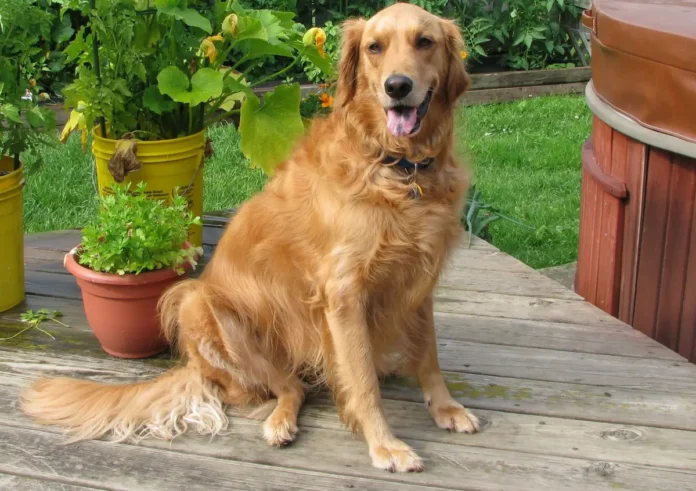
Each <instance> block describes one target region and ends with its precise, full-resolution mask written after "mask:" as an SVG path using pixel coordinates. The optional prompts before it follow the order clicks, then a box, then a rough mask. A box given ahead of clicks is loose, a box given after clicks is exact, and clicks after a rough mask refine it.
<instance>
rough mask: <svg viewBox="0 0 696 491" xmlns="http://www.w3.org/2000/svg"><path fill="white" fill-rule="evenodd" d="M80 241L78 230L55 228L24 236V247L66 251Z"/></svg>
mask: <svg viewBox="0 0 696 491" xmlns="http://www.w3.org/2000/svg"><path fill="white" fill-rule="evenodd" d="M79 243H80V231H79V230H76V229H75V230H56V231H54V232H42V233H40V234H27V235H25V236H24V247H35V248H37V249H48V250H52V251H62V252H68V251H69V250H70V249H72V248H73V247H75V246H76V245H78V244H79Z"/></svg>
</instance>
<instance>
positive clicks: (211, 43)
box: [199, 34, 224, 63]
mask: <svg viewBox="0 0 696 491" xmlns="http://www.w3.org/2000/svg"><path fill="white" fill-rule="evenodd" d="M215 41H224V38H223V37H222V36H221V35H220V34H218V35H216V36H208V37H207V38H205V39H204V40H203V41H202V42H201V46H200V48H199V49H200V51H199V53H202V54H203V56H206V57H207V58H208V59H209V60H210V63H215V59H216V58H217V55H218V51H217V48H216V47H215Z"/></svg>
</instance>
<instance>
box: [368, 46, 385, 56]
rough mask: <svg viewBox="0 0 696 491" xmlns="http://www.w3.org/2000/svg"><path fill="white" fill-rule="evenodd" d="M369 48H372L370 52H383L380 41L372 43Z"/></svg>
mask: <svg viewBox="0 0 696 491" xmlns="http://www.w3.org/2000/svg"><path fill="white" fill-rule="evenodd" d="M367 49H369V50H370V53H374V54H378V53H381V52H382V47H381V46H380V45H379V43H372V44H371V45H369V46H368V47H367Z"/></svg>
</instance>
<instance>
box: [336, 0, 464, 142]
mask: <svg viewBox="0 0 696 491" xmlns="http://www.w3.org/2000/svg"><path fill="white" fill-rule="evenodd" d="M463 49H464V43H463V40H462V36H461V34H460V32H459V29H458V28H457V26H456V24H455V23H454V22H452V21H450V20H446V19H442V18H440V17H437V16H435V15H432V14H430V13H429V12H427V11H425V10H423V9H421V8H420V7H417V6H415V5H410V4H405V3H397V4H394V5H392V6H390V7H388V8H386V9H384V10H382V11H380V12H378V13H377V14H376V15H375V16H373V17H372V18H371V19H370V20H367V21H366V20H363V19H355V20H348V21H346V22H345V23H344V25H343V46H342V52H341V60H340V75H339V80H338V85H337V94H336V109H337V110H338V111H341V110H342V109H343V108H346V107H348V106H353V107H354V109H355V110H356V112H360V113H362V116H363V118H365V116H367V115H369V117H368V118H366V119H368V121H369V124H370V126H372V128H371V129H372V130H376V129H378V128H376V127H375V126H377V127H379V126H381V129H382V130H384V131H385V132H386V134H388V135H391V137H392V138H396V139H404V138H405V139H408V138H413V137H415V136H416V135H417V134H419V132H421V131H428V128H430V129H432V128H434V127H435V126H436V125H437V124H438V118H440V119H441V117H442V115H443V112H449V111H450V110H451V108H452V107H453V105H454V104H455V102H456V100H457V99H458V98H459V96H461V95H462V94H463V93H464V92H465V91H466V89H467V88H468V86H469V77H468V75H467V73H466V71H465V69H464V63H463V62H462V58H461V51H462V50H463ZM356 106H357V107H356ZM373 132H374V131H373Z"/></svg>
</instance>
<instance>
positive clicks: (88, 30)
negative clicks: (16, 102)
mask: <svg viewBox="0 0 696 491" xmlns="http://www.w3.org/2000/svg"><path fill="white" fill-rule="evenodd" d="M65 4H66V6H67V8H69V9H80V10H81V12H82V13H83V15H85V16H87V17H88V19H89V20H88V22H87V25H86V26H85V27H84V28H82V29H81V30H80V31H78V33H77V34H76V35H75V39H74V41H73V42H72V43H71V44H70V45H69V46H68V47H67V48H66V50H65V52H66V54H67V60H66V62H67V63H70V62H73V61H75V62H76V63H77V73H76V78H75V80H74V82H73V83H72V84H70V85H68V86H67V87H65V89H64V90H63V94H64V96H65V99H66V104H67V105H68V106H70V107H73V108H74V111H73V112H72V113H71V115H70V119H69V121H68V123H67V125H66V127H65V130H64V132H63V135H62V138H63V139H65V138H67V136H68V134H69V133H70V132H72V131H73V130H75V129H78V128H79V129H82V130H83V134H82V141H83V145H84V144H85V143H86V141H87V133H88V132H89V131H92V132H93V137H94V142H93V145H92V152H93V154H94V157H95V160H96V172H97V181H98V188H99V193H100V194H101V195H104V194H108V193H110V192H111V191H110V188H111V186H112V185H113V184H114V183H118V182H139V181H145V182H147V183H148V189H149V193H150V194H151V197H152V198H155V199H166V200H169V199H171V195H172V192H173V189H174V188H175V187H179V188H180V189H182V190H183V193H184V194H185V195H186V197H187V199H188V200H189V201H190V205H191V207H192V210H193V213H194V215H201V214H202V206H203V200H202V197H203V189H202V186H203V175H202V172H201V166H202V164H203V159H204V155H205V154H206V148H209V146H208V145H207V144H206V136H205V130H206V128H207V127H208V126H209V125H211V124H213V123H215V122H217V121H220V120H222V119H225V118H228V117H229V116H230V115H232V114H239V115H240V124H239V131H240V133H241V148H242V151H243V152H244V154H245V156H246V157H247V158H249V159H250V160H251V165H252V166H255V167H261V168H263V169H264V170H265V171H266V172H267V173H271V172H272V170H273V168H274V166H275V165H276V164H277V163H279V162H280V161H282V160H283V159H284V158H286V157H287V155H289V153H290V151H291V150H292V147H293V146H294V144H295V141H296V139H297V138H299V137H300V136H301V135H302V134H303V130H304V126H303V124H302V119H301V117H300V111H299V105H300V86H299V84H297V83H293V84H282V85H279V86H277V87H275V88H274V89H273V90H272V91H270V92H268V93H267V94H266V95H265V97H264V100H263V102H262V101H261V100H260V99H259V97H257V95H255V93H254V92H253V90H252V89H253V88H254V87H255V86H257V85H259V84H262V83H265V82H267V81H269V80H272V79H275V78H279V77H281V76H282V75H283V74H285V73H286V72H287V71H288V70H290V69H291V68H292V67H293V66H295V65H296V64H297V63H298V62H299V61H300V60H301V59H309V60H312V61H313V62H314V63H316V64H317V66H319V67H321V68H322V69H323V70H326V71H327V72H330V71H332V69H333V68H332V65H331V63H330V62H329V61H328V60H326V59H325V58H324V56H323V52H321V51H320V50H321V42H323V39H325V36H324V37H322V32H323V31H321V30H316V28H315V30H314V31H312V33H311V35H310V36H307V35H306V34H307V32H305V31H304V27H302V26H300V25H299V24H295V23H294V22H293V20H292V19H293V17H294V14H293V13H287V12H276V11H270V10H248V9H245V8H243V7H242V6H241V5H239V4H238V3H237V2H233V1H221V0H167V1H164V0H66V1H65ZM269 56H273V57H274V58H275V59H283V60H286V61H287V62H286V63H285V66H284V67H283V68H281V69H280V70H278V71H276V72H275V73H272V74H268V75H266V76H263V77H261V78H259V79H258V80H255V81H251V82H250V81H247V79H246V76H247V74H248V73H249V72H251V71H252V70H253V69H254V68H256V67H257V66H258V65H259V64H260V63H262V62H263V60H264V59H266V58H268V57H269ZM240 98H241V99H242V102H241V107H238V105H239V104H238V102H239V99H240ZM221 109H222V110H221ZM190 240H191V242H192V243H193V244H194V245H200V243H201V240H202V230H201V228H200V227H197V228H196V229H194V230H192V235H191V236H190Z"/></svg>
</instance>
